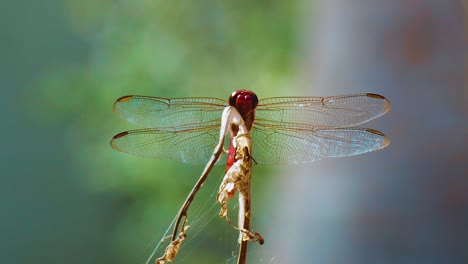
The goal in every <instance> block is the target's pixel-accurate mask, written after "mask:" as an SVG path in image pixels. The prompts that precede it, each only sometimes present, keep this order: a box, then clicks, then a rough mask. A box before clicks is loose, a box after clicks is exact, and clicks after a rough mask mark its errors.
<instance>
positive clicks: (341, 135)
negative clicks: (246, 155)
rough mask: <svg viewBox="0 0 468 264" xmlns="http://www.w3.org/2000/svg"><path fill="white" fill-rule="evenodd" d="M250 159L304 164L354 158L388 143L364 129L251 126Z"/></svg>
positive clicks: (377, 132)
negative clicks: (330, 159)
mask: <svg viewBox="0 0 468 264" xmlns="http://www.w3.org/2000/svg"><path fill="white" fill-rule="evenodd" d="M252 140H253V143H252V157H253V158H254V159H255V161H257V162H258V163H259V164H297V163H307V162H312V161H315V160H319V159H322V158H327V157H345V156H352V155H358V154H362V153H365V152H369V151H374V150H378V149H382V148H384V147H386V146H387V145H388V144H389V143H390V140H389V139H388V137H387V136H385V135H384V134H382V133H381V132H379V131H376V130H373V129H366V128H333V127H313V126H305V125H302V126H297V125H296V126H291V124H288V125H280V126H276V125H272V124H271V125H268V124H263V125H262V124H258V123H256V124H255V125H254V129H253V130H252Z"/></svg>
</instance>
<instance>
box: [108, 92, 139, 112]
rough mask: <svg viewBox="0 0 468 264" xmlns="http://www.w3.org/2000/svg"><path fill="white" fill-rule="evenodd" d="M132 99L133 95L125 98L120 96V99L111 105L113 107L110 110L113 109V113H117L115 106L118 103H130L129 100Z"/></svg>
mask: <svg viewBox="0 0 468 264" xmlns="http://www.w3.org/2000/svg"><path fill="white" fill-rule="evenodd" d="M133 97H134V96H133V95H125V96H122V97H120V98H119V99H117V100H115V102H114V105H113V107H112V108H113V109H114V112H116V113H117V105H118V104H119V103H123V102H126V101H130V100H132V99H133Z"/></svg>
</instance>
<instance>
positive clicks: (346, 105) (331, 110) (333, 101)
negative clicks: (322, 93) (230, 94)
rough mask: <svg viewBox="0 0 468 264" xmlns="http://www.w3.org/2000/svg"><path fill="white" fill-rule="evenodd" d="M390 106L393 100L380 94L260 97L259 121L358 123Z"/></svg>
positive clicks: (370, 118)
mask: <svg viewBox="0 0 468 264" xmlns="http://www.w3.org/2000/svg"><path fill="white" fill-rule="evenodd" d="M389 110H390V102H389V101H388V100H387V99H386V98H385V97H383V96H381V95H378V94H371V93H367V94H350V95H339V96H329V97H306V96H304V97H273V98H267V99H263V100H260V102H259V105H258V107H257V110H256V121H255V122H264V121H268V122H273V123H276V124H280V123H298V124H303V125H313V126H329V127H345V126H355V125H359V124H362V123H365V122H367V121H369V120H372V119H374V118H376V117H379V116H381V115H383V114H385V113H386V112H388V111H389Z"/></svg>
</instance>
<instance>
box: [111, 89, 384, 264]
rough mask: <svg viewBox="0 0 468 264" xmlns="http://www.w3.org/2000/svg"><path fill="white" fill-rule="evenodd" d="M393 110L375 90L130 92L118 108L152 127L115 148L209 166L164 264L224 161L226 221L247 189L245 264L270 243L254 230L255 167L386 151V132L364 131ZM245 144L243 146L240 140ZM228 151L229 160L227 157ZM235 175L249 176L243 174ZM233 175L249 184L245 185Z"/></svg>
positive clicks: (126, 135)
mask: <svg viewBox="0 0 468 264" xmlns="http://www.w3.org/2000/svg"><path fill="white" fill-rule="evenodd" d="M389 110H390V102H389V101H388V100H387V99H386V98H385V97H384V96H381V95H378V94H374V93H363V94H349V95H338V96H328V97H316V96H297V97H271V98H266V99H261V100H259V99H258V97H257V95H256V94H255V93H254V92H252V91H248V90H238V91H234V92H233V93H232V94H231V96H230V97H229V99H228V100H227V101H225V100H222V99H218V98H212V97H186V98H160V97H151V96H138V95H130V96H123V97H121V98H119V99H117V101H116V102H115V103H114V111H115V112H116V113H117V114H118V115H120V117H122V118H123V119H126V120H127V121H129V122H130V123H133V124H135V125H139V126H142V127H145V128H143V129H136V130H130V131H125V132H121V133H119V134H117V135H115V136H114V137H113V138H112V140H111V146H112V148H114V149H116V150H118V151H121V152H125V153H130V154H133V155H137V156H143V157H149V158H156V159H170V160H176V161H181V162H184V163H191V164H206V163H207V162H208V163H207V165H206V167H205V170H204V171H203V173H202V176H201V177H200V179H199V180H198V182H197V183H196V185H195V186H194V188H193V189H192V191H191V192H190V194H189V196H188V197H187V199H186V201H185V202H184V204H183V206H182V208H181V210H180V211H179V214H178V217H177V221H176V223H175V227H174V231H173V234H172V242H171V245H170V246H168V248H166V253H165V257H163V258H160V259H158V262H157V263H165V261H169V262H170V261H172V260H173V259H174V258H175V255H176V254H177V251H178V250H179V247H180V244H181V243H182V241H183V240H184V239H185V237H186V234H185V230H186V229H187V228H188V226H186V221H187V211H188V208H189V206H190V204H191V202H192V201H193V199H194V197H195V194H196V192H197V191H198V190H199V189H200V187H201V186H202V185H203V182H204V181H205V180H206V177H207V175H208V173H209V172H210V170H211V168H212V167H213V166H214V165H215V164H224V163H225V164H226V176H225V179H224V180H223V183H222V187H220V192H219V194H218V201H219V202H220V203H221V204H222V207H223V208H222V210H221V212H220V216H222V217H223V216H226V214H227V212H226V210H227V209H226V206H225V203H226V201H227V200H228V199H231V198H232V197H233V195H234V193H235V192H236V186H240V189H243V191H242V190H240V194H239V204H242V206H240V207H242V208H240V209H239V225H238V229H239V231H240V239H239V243H240V244H241V246H240V252H241V253H240V254H239V260H238V263H245V255H246V249H247V242H249V241H258V242H260V243H263V237H261V236H260V235H259V234H258V233H253V232H251V231H250V228H249V220H250V173H251V170H250V169H249V168H248V167H251V163H252V161H253V162H255V163H256V164H298V163H308V162H313V161H316V160H320V159H322V158H328V157H345V156H353V155H358V154H362V153H366V152H370V151H375V150H379V149H382V148H385V147H386V146H388V145H389V143H390V140H389V138H388V137H387V136H386V135H385V134H383V133H382V132H379V131H377V130H374V129H370V128H361V127H357V126H358V125H360V124H363V123H365V122H368V121H370V120H372V119H375V118H377V117H379V116H381V115H383V114H385V113H386V112H388V111H389ZM227 134H230V141H229V143H228V144H229V148H228V150H225V147H224V143H225V142H224V141H225V136H226V135H227ZM239 139H240V141H239V142H243V143H236V142H237V140H239ZM236 144H237V145H236ZM226 145H227V143H226ZM239 145H240V146H241V147H239ZM222 152H226V153H227V155H226V156H223V155H222ZM221 157H223V158H221ZM236 173H238V174H239V173H240V174H243V175H241V176H240V177H239V176H238V175H237V176H236V175H235V174H236ZM228 175H230V176H229V177H228ZM233 175H234V176H233ZM233 177H234V178H236V177H237V178H244V179H247V180H246V181H245V182H242V184H239V182H238V181H237V180H234V178H233ZM241 209H242V210H241ZM241 211H242V213H241ZM246 212H247V213H246ZM246 215H248V217H247V218H246V217H245V216H246ZM182 218H184V221H183V222H182ZM241 218H243V219H241ZM181 222H182V228H181V229H180V233H179V224H180V223H181ZM169 256H170V257H169Z"/></svg>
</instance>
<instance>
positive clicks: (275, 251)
mask: <svg viewBox="0 0 468 264" xmlns="http://www.w3.org/2000/svg"><path fill="white" fill-rule="evenodd" d="M467 6H468V5H467V2H466V1H457V0H445V1H440V0H425V1H423V0H420V1H417V0H412V1H407V0H395V1H384V0H378V1H371V0H346V1H344V0H329V1H325V0H316V1H288V2H286V1H274V0H273V1H199V2H197V3H194V2H191V3H187V2H175V1H156V0H155V1H152V0H133V1H130V0H128V1H110V0H101V1H91V0H84V1H72V0H68V1H58V0H43V1H27V0H19V1H10V2H5V3H2V8H1V11H0V12H1V16H0V20H1V21H2V23H1V24H2V29H1V42H0V54H1V60H0V65H1V71H0V72H1V74H2V77H1V83H2V85H1V87H2V96H1V99H0V100H1V104H0V105H1V111H0V115H2V123H1V126H2V139H3V140H2V146H3V151H2V152H1V154H0V155H1V157H2V158H1V159H0V160H1V161H0V162H1V170H0V171H1V172H0V175H1V176H2V177H1V179H2V183H1V184H0V206H1V207H0V209H1V215H0V219H1V220H0V234H1V235H0V263H32V262H34V263H64V262H66V263H144V262H145V261H146V258H147V257H148V256H149V255H150V253H151V251H152V250H153V248H154V246H155V245H156V243H157V242H158V240H160V239H161V238H162V237H163V234H164V231H165V230H166V228H167V227H168V225H169V224H170V222H171V221H172V218H173V216H174V214H175V213H176V212H177V210H178V209H179V206H180V204H181V203H182V201H183V200H184V198H185V196H186V194H187V192H188V191H189V190H190V189H191V187H192V185H193V183H194V182H195V181H196V179H197V177H198V175H199V173H200V171H201V170H202V167H199V166H192V165H184V164H180V163H177V162H173V161H160V160H149V159H144V158H139V157H133V156H130V155H126V154H122V153H118V152H116V151H114V150H112V149H111V148H110V147H109V144H108V143H109V140H110V138H111V137H112V136H113V135H114V134H116V133H118V132H121V131H124V130H128V129H132V128H134V127H132V126H131V125H130V124H128V123H126V122H125V121H123V120H119V118H118V117H117V116H116V115H115V114H113V113H112V104H113V102H114V101H115V99H117V98H118V97H120V96H122V95H126V94H142V95H154V96H162V97H185V96H213V97H219V98H227V97H228V95H229V94H230V93H231V92H232V91H233V90H236V89H251V90H254V91H256V92H257V94H258V95H259V97H261V98H264V97H270V96H285V95H335V94H346V93H359V92H373V93H379V94H382V95H385V96H386V97H387V98H389V100H390V101H391V103H392V110H391V111H390V112H389V113H388V114H387V115H386V116H383V117H381V118H379V119H378V120H376V121H373V122H372V123H370V124H366V125H367V126H368V127H372V128H374V129H378V130H381V131H383V132H385V133H386V134H388V135H389V137H390V138H391V145H390V146H389V147H388V148H386V149H384V150H382V151H378V152H375V153H370V154H366V155H361V156H356V157H349V158H342V159H330V160H323V161H319V162H315V163H313V164H305V165H299V166H283V167H280V166H272V167H266V168H265V167H262V166H257V167H255V168H254V179H253V186H252V188H253V192H254V197H253V198H254V201H253V210H254V212H253V218H254V220H253V227H254V229H255V231H259V232H261V233H262V234H263V235H264V237H265V239H266V244H265V245H263V246H258V245H256V244H252V245H251V246H250V254H249V255H250V256H249V263H464V262H466V260H467V259H468V248H467V245H468V230H467V228H466V223H467V220H468V212H467V208H468V206H467V205H468V197H467V193H468V192H467V191H468V188H467V187H468V184H467V170H466V167H467V165H466V163H467V155H466V150H465V149H466V147H467V140H466V134H467V126H466V123H467V122H466V119H467V118H466V116H467V108H466V104H467V90H468V89H467V88H468V87H467V74H468V73H467V70H468V68H467V64H466V59H467V47H468V45H467V38H466V34H467V26H468V22H467ZM222 172H223V169H222V168H218V169H217V170H215V171H214V173H213V174H214V175H213V176H214V177H213V176H212V177H211V178H213V179H212V180H211V181H210V182H208V183H207V185H206V186H204V189H205V190H204V193H201V194H200V196H199V198H200V199H199V201H200V202H199V204H198V205H194V206H195V208H194V210H195V213H194V214H193V220H194V226H193V227H194V228H203V227H204V229H203V231H202V232H195V231H193V233H189V236H191V237H193V240H191V241H189V243H188V244H187V245H186V246H185V248H184V249H183V250H185V252H187V253H183V254H184V255H182V256H181V260H179V263H235V262H234V261H233V258H232V257H231V254H232V252H231V251H235V250H236V244H235V241H234V240H235V239H236V234H235V231H233V230H232V229H231V228H230V227H229V226H227V224H226V223H225V222H224V220H223V221H220V220H218V218H217V215H216V214H217V210H218V209H219V208H218V207H217V206H216V205H215V204H214V202H213V201H214V198H213V197H212V195H213V193H215V190H216V185H217V184H218V183H219V181H220V178H221V176H222ZM215 175H216V176H215ZM216 177H218V178H219V179H217V178H216ZM210 196H211V197H210ZM210 198H211V199H213V200H210ZM197 208H198V209H197ZM197 212H198V213H197ZM195 223H198V224H195ZM191 229H192V227H191ZM194 230H195V229H194ZM234 253H235V252H234ZM181 254H182V253H181ZM151 262H152V261H151Z"/></svg>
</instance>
